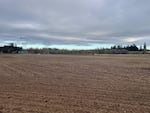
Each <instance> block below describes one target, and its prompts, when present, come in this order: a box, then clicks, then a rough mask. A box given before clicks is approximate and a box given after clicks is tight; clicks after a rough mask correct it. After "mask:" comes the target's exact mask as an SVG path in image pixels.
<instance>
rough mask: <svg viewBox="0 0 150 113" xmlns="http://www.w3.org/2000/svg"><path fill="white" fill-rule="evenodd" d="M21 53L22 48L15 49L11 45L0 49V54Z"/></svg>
mask: <svg viewBox="0 0 150 113" xmlns="http://www.w3.org/2000/svg"><path fill="white" fill-rule="evenodd" d="M21 51H22V47H16V46H14V44H13V43H11V44H10V45H7V46H6V45H5V46H3V47H0V53H20V52H21Z"/></svg>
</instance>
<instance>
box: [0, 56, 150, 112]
mask: <svg viewBox="0 0 150 113" xmlns="http://www.w3.org/2000/svg"><path fill="white" fill-rule="evenodd" d="M0 113H150V55H101V56H71V55H70V56H69V55H68V56H67V55H0Z"/></svg>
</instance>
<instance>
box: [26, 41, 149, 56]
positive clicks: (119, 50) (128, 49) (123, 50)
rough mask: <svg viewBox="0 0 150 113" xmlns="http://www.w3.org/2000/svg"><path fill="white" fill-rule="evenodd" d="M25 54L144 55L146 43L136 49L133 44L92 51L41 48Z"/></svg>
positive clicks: (27, 50) (29, 50)
mask: <svg viewBox="0 0 150 113" xmlns="http://www.w3.org/2000/svg"><path fill="white" fill-rule="evenodd" d="M24 51H25V52H26V53H31V54H77V55H80V54H84V55H87V54H128V53H146V43H144V45H143V47H142V46H140V48H138V47H137V46H136V45H135V44H132V45H128V46H121V45H117V46H113V47H111V48H110V49H105V48H103V49H93V50H67V49H57V48H42V49H33V48H30V49H26V50H24Z"/></svg>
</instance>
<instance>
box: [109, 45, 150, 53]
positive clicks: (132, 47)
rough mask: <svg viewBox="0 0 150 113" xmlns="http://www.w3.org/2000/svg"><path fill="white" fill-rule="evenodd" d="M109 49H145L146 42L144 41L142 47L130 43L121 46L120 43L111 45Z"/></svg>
mask: <svg viewBox="0 0 150 113" xmlns="http://www.w3.org/2000/svg"><path fill="white" fill-rule="evenodd" d="M111 49H125V50H128V51H146V50H147V47H146V43H144V45H143V47H142V46H140V48H138V47H137V46H136V45H135V44H132V45H128V46H121V45H118V46H113V47H111Z"/></svg>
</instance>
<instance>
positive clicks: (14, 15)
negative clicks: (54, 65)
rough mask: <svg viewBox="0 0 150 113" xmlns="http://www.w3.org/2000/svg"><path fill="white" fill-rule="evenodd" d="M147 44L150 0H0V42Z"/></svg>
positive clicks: (46, 44)
mask: <svg viewBox="0 0 150 113" xmlns="http://www.w3.org/2000/svg"><path fill="white" fill-rule="evenodd" d="M8 42H16V43H17V44H23V45H26V46H35V45H36V46H40V45H44V46H49V45H51V46H54V45H57V46H58V45H60V46H65V47H67V46H68V47H70V45H74V47H77V46H81V47H82V46H84V47H90V46H92V45H97V44H102V45H105V44H106V45H111V44H131V43H135V44H143V43H144V42H146V43H147V45H150V0H0V44H4V43H8Z"/></svg>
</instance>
